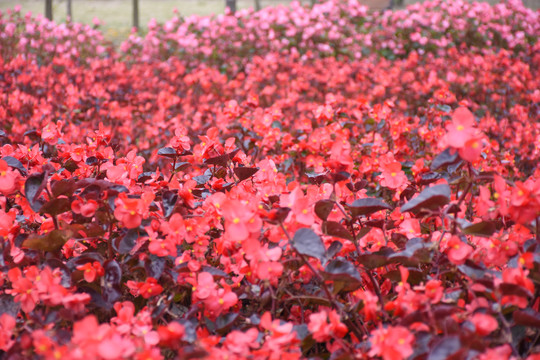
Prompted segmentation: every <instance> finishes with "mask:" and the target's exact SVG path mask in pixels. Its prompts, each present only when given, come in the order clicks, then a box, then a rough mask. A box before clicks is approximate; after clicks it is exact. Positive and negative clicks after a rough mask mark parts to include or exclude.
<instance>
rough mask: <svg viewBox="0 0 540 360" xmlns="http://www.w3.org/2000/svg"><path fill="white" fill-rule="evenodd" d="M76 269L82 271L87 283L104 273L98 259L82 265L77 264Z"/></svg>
mask: <svg viewBox="0 0 540 360" xmlns="http://www.w3.org/2000/svg"><path fill="white" fill-rule="evenodd" d="M77 270H81V271H83V272H84V280H86V282H89V283H91V282H94V280H96V278H97V277H101V276H103V275H105V270H104V269H103V266H101V264H100V263H99V262H98V261H94V262H93V263H91V262H87V263H86V264H84V265H80V266H77Z"/></svg>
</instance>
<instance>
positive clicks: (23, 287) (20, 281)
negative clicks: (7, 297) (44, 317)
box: [6, 268, 39, 313]
mask: <svg viewBox="0 0 540 360" xmlns="http://www.w3.org/2000/svg"><path fill="white" fill-rule="evenodd" d="M8 278H9V281H11V286H12V289H8V290H6V293H7V294H11V295H13V296H15V299H14V300H15V301H17V302H20V303H21V308H22V310H23V311H24V312H25V313H29V312H31V311H32V310H34V308H35V307H36V303H37V302H38V301H39V294H38V292H37V290H36V289H34V284H33V282H32V281H31V280H30V279H28V278H26V277H23V275H22V272H21V270H20V269H19V268H13V269H10V270H9V271H8Z"/></svg>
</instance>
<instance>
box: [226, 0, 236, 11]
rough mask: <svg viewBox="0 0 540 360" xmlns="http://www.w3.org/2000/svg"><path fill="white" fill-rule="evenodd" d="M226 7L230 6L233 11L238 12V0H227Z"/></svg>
mask: <svg viewBox="0 0 540 360" xmlns="http://www.w3.org/2000/svg"><path fill="white" fill-rule="evenodd" d="M225 7H228V8H229V9H230V10H231V13H232V14H234V13H235V12H236V0H225Z"/></svg>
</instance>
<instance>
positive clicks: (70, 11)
mask: <svg viewBox="0 0 540 360" xmlns="http://www.w3.org/2000/svg"><path fill="white" fill-rule="evenodd" d="M67 16H68V17H69V19H70V20H73V11H72V6H71V0H67Z"/></svg>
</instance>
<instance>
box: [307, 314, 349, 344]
mask: <svg viewBox="0 0 540 360" xmlns="http://www.w3.org/2000/svg"><path fill="white" fill-rule="evenodd" d="M308 330H309V331H310V332H311V333H312V334H313V339H315V340H316V341H318V342H325V341H328V340H330V339H332V338H334V337H336V338H342V337H344V336H345V334H347V331H348V330H347V327H346V326H345V325H344V324H343V323H342V322H341V321H340V318H339V315H338V314H337V312H336V311H335V310H331V311H327V310H323V311H321V312H318V313H315V314H311V315H309V324H308Z"/></svg>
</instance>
